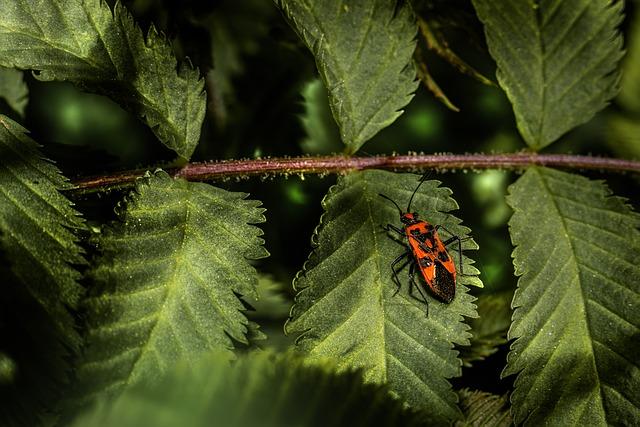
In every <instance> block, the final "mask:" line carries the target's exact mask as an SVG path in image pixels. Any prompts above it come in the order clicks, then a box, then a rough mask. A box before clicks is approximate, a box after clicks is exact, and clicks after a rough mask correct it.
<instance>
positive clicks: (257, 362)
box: [73, 352, 422, 427]
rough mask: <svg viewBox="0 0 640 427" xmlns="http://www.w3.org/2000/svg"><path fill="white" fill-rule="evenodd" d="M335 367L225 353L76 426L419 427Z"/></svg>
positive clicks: (383, 395) (413, 417)
mask: <svg viewBox="0 0 640 427" xmlns="http://www.w3.org/2000/svg"><path fill="white" fill-rule="evenodd" d="M331 368H332V366H331V365H330V364H327V363H325V364H324V365H323V366H306V365H305V364H304V361H303V360H302V359H301V358H300V357H292V356H291V355H276V354H273V353H270V352H260V353H252V354H250V355H249V356H245V357H242V358H240V359H239V360H237V361H236V362H235V363H234V364H233V365H231V366H229V362H228V360H226V357H224V356H222V357H221V356H220V355H207V356H206V357H203V358H202V360H200V361H198V362H197V363H196V364H195V365H189V364H186V363H182V364H180V365H179V367H178V368H177V369H173V370H172V371H171V372H170V374H169V375H168V376H167V377H166V378H165V379H164V380H163V381H162V382H161V383H160V384H159V385H158V386H156V387H145V388H142V387H136V388H134V389H131V390H128V391H127V392H126V393H125V394H123V395H122V396H121V397H120V398H119V399H118V400H116V401H115V402H114V403H111V404H109V403H106V404H105V403H103V404H102V405H99V406H97V407H96V408H93V409H92V410H90V411H89V412H87V413H85V414H83V415H82V416H80V417H79V418H78V419H77V420H76V422H75V423H74V424H73V425H74V426H78V427H80V426H82V427H85V426H100V427H109V426H113V427H127V426H131V427H137V426H140V425H141V424H144V425H152V426H155V427H164V426H166V427H174V426H190V427H197V426H288V425H297V426H337V425H352V424H353V425H373V424H375V425H380V426H398V425H402V426H410V425H422V423H421V422H420V421H421V420H420V418H419V415H418V414H415V413H412V412H410V411H408V410H406V409H405V408H403V407H402V404H401V402H399V401H397V400H394V399H392V398H390V397H389V395H388V393H387V390H386V389H385V388H383V387H380V386H375V385H372V384H363V381H362V375H361V374H360V373H359V372H346V373H342V374H336V373H335V372H333V370H332V369H331ZM336 396H343V398H342V399H340V400H337V399H336Z"/></svg>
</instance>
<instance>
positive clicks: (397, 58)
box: [276, 0, 417, 154]
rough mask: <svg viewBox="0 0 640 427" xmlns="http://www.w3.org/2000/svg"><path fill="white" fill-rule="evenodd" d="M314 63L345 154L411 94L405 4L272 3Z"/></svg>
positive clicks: (411, 26) (386, 0) (410, 34)
mask: <svg viewBox="0 0 640 427" xmlns="http://www.w3.org/2000/svg"><path fill="white" fill-rule="evenodd" d="M276 3H277V4H278V5H279V6H280V7H281V8H282V9H283V10H284V12H285V14H286V16H287V18H288V19H289V22H290V23H291V25H292V26H293V28H294V29H295V30H296V31H297V32H298V34H299V35H300V37H301V38H302V40H304V42H305V44H306V45H307V47H309V49H310V50H311V52H312V53H313V55H314V56H315V58H316V64H317V66H318V70H319V72H320V77H321V78H322V81H323V82H324V84H325V86H326V87H327V90H328V91H329V102H330V105H331V110H332V111H333V116H334V118H335V119H336V121H337V122H338V126H339V127H340V135H341V137H342V141H343V142H344V143H345V144H346V146H347V149H346V150H347V152H348V153H350V154H351V153H355V152H356V151H357V150H358V149H359V148H360V147H361V146H362V144H364V143H365V142H366V141H367V140H369V139H370V138H371V137H372V136H374V135H375V134H376V133H378V131H380V130H381V129H383V128H385V127H387V126H389V125H390V124H391V123H393V121H394V120H395V119H396V118H398V116H399V115H400V114H401V113H402V111H400V109H401V108H402V107H404V106H405V105H407V104H408V103H409V101H410V100H411V97H412V93H413V92H414V91H415V90H416V87H417V81H416V72H415V68H414V67H413V63H412V55H413V51H414V50H415V46H416V41H415V37H416V31H417V29H416V24H415V20H414V17H413V14H412V13H411V10H410V8H409V6H408V5H407V4H406V3H405V2H400V3H396V2H395V1H390V0H371V1H348V2H345V1H343V0H326V1H309V0H276Z"/></svg>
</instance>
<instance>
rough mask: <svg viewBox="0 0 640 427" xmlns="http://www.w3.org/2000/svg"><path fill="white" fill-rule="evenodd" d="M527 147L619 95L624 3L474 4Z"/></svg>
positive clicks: (483, 0) (484, 0)
mask: <svg viewBox="0 0 640 427" xmlns="http://www.w3.org/2000/svg"><path fill="white" fill-rule="evenodd" d="M473 4H474V6H475V8H476V11H477V13H478V16H479V18H480V20H481V21H482V23H483V24H484V27H485V33H486V37H487V43H488V45H489V51H490V53H491V56H493V58H494V59H495V60H496V62H497V64H498V72H497V77H498V81H499V83H500V86H502V88H503V89H504V90H505V92H506V93H507V96H508V97H509V100H510V101H511V104H513V111H514V112H515V116H516V121H517V124H518V129H519V130H520V133H521V134H522V136H523V137H524V139H525V141H526V142H527V144H528V145H529V146H530V147H531V148H533V149H536V150H538V149H541V148H543V147H545V146H547V145H549V144H551V143H552V142H553V141H555V140H556V139H558V138H559V137H560V136H562V135H563V134H564V133H565V132H567V131H569V130H571V129H572V128H574V127H576V126H577V125H579V124H582V123H584V122H586V121H587V120H589V119H590V118H591V117H592V116H593V115H594V114H595V113H596V112H598V111H599V110H601V109H602V108H604V107H605V105H606V104H607V101H608V100H610V99H611V98H613V97H614V96H615V94H616V93H617V90H618V86H617V83H618V80H619V75H620V74H619V72H618V71H617V70H616V66H617V64H618V61H619V60H620V58H621V57H622V55H623V52H622V37H621V36H620V33H619V32H618V31H617V29H616V27H617V26H618V24H619V23H620V21H621V20H622V7H623V2H611V1H609V0H526V1H525V0H505V1H493V0H473Z"/></svg>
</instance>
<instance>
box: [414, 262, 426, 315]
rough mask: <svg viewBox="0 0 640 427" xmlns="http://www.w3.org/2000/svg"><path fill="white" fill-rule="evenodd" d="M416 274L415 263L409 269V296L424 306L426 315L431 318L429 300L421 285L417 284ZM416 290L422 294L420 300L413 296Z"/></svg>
mask: <svg viewBox="0 0 640 427" xmlns="http://www.w3.org/2000/svg"><path fill="white" fill-rule="evenodd" d="M415 274H416V264H415V263H413V264H411V267H409V296H411V297H412V298H413V299H415V300H418V301H420V302H421V303H423V304H424V306H425V314H426V316H427V317H429V300H428V299H427V296H426V295H425V294H424V291H423V290H422V288H421V287H420V285H418V284H417V283H416V281H415ZM414 289H417V290H418V293H419V294H420V297H421V298H418V297H416V296H415V295H414V294H413V290H414Z"/></svg>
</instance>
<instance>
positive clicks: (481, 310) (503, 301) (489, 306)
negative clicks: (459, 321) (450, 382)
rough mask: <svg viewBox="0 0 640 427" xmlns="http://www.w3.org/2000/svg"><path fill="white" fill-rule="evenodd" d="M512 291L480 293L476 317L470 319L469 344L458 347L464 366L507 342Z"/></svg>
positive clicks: (481, 358) (491, 352)
mask: <svg viewBox="0 0 640 427" xmlns="http://www.w3.org/2000/svg"><path fill="white" fill-rule="evenodd" d="M512 297H513V292H511V291H506V292H500V293H497V294H486V295H485V294H482V295H480V296H479V297H478V301H477V302H476V305H477V310H478V317H477V318H475V319H471V321H470V322H469V324H470V326H471V334H472V335H473V337H472V338H471V345H470V346H468V347H461V348H460V357H461V358H462V361H463V363H464V365H465V366H471V365H472V364H473V362H476V361H479V360H484V359H486V358H487V357H489V356H491V355H492V354H494V353H495V352H497V351H498V347H499V346H501V345H503V344H505V343H506V342H507V330H508V329H509V325H510V324H511V308H510V304H511V298H512Z"/></svg>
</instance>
